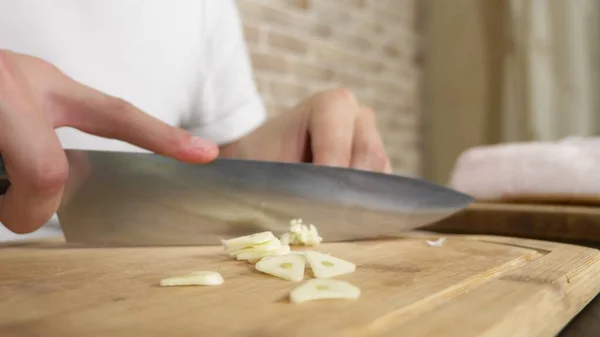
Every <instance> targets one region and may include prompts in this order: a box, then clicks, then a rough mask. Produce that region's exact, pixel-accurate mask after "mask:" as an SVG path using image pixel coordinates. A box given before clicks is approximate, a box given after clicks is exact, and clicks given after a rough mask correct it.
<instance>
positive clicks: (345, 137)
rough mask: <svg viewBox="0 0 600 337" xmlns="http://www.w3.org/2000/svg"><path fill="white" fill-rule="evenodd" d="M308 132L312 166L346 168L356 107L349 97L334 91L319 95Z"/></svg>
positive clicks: (350, 148) (350, 153)
mask: <svg viewBox="0 0 600 337" xmlns="http://www.w3.org/2000/svg"><path fill="white" fill-rule="evenodd" d="M312 109H313V111H311V115H310V121H309V132H310V141H311V150H312V157H313V163H314V164H316V165H325V166H338V167H348V166H349V165H350V158H351V156H352V134H353V132H354V119H355V118H356V115H357V114H358V105H357V104H356V100H354V98H353V97H352V94H351V93H349V92H348V91H347V90H345V89H336V90H332V91H329V92H326V93H324V94H322V96H321V97H319V98H318V99H316V103H315V104H314V105H313V107H312Z"/></svg>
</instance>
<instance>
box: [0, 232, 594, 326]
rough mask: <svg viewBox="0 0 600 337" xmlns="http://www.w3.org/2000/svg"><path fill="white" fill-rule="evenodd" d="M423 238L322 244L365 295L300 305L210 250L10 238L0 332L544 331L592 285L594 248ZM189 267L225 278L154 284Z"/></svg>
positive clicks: (287, 285) (283, 289)
mask: <svg viewBox="0 0 600 337" xmlns="http://www.w3.org/2000/svg"><path fill="white" fill-rule="evenodd" d="M427 235H429V234H418V233H415V234H411V235H407V237H406V238H402V239H397V240H385V241H363V242H354V243H334V244H324V245H321V246H319V247H318V250H319V251H322V252H326V253H331V254H332V255H334V256H337V257H340V258H344V259H347V260H350V261H352V262H354V263H356V265H357V270H356V272H355V273H353V274H350V275H346V276H343V277H339V279H343V280H347V281H349V282H351V283H352V284H354V285H356V286H358V287H360V288H361V290H362V295H361V297H360V298H359V299H358V300H355V301H351V300H324V301H314V302H307V303H303V304H291V303H290V302H289V300H288V298H287V296H288V293H289V291H290V290H292V289H293V288H294V287H296V286H298V285H299V284H301V283H302V282H299V283H295V282H289V281H284V280H281V279H277V278H274V277H271V276H268V275H264V274H261V273H258V272H256V271H255V270H254V269H253V267H252V266H251V265H249V264H248V263H245V262H239V261H233V260H230V259H229V258H228V257H226V256H225V255H224V254H223V252H222V249H221V248H220V247H161V248H116V247H86V246H82V245H78V246H71V245H66V244H64V243H62V242H40V243H13V244H7V245H5V246H3V247H2V248H1V249H0V266H1V267H2V272H1V273H0V336H7V337H9V336H20V337H27V336H61V337H69V336H107V335H109V334H112V335H114V336H149V337H154V336H157V337H158V336H160V337H164V336H261V337H269V336H284V335H285V336H308V335H313V336H400V335H402V336H415V337H418V336H436V337H438V336H448V337H453V336H457V337H458V336H460V337H465V336H527V337H535V336H554V335H556V333H558V332H559V331H560V330H561V329H562V328H563V327H564V326H565V325H566V324H567V323H568V322H569V321H570V320H571V319H572V318H573V317H574V316H575V315H576V314H577V313H578V312H579V311H580V310H581V309H582V308H583V307H584V306H585V305H586V304H587V303H588V302H589V301H590V300H591V299H592V298H593V297H594V296H595V295H596V294H598V292H599V291H600V252H599V251H598V250H596V249H592V248H585V247H579V246H573V245H567V244H561V243H552V242H544V241H535V240H527V239H511V238H505V237H492V236H462V235H449V236H448V239H447V240H446V242H445V244H444V245H443V246H442V247H431V246H429V245H427V243H426V241H425V239H431V237H429V236H427ZM196 270H216V271H219V272H220V273H221V274H222V275H223V277H224V278H225V283H224V284H223V285H220V286H215V287H181V288H161V287H159V286H158V282H159V280H160V279H161V278H163V277H168V276H173V275H178V274H181V273H186V272H191V271H196ZM309 275H310V274H309V273H307V275H306V276H305V279H308V278H309V277H310V276H309Z"/></svg>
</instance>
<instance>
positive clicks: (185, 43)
mask: <svg viewBox="0 0 600 337" xmlns="http://www.w3.org/2000/svg"><path fill="white" fill-rule="evenodd" d="M0 49H7V50H11V51H14V52H19V53H24V54H29V55H34V56H37V57H39V58H41V59H44V60H46V61H48V62H50V63H52V64H54V65H55V66H57V67H58V68H59V69H61V70H62V71H63V72H64V73H66V74H67V75H69V76H70V77H72V78H73V79H75V80H77V81H79V82H82V83H84V84H86V85H88V86H91V87H93V88H95V89H98V90H101V91H103V92H106V93H108V94H111V95H114V96H117V97H120V98H123V99H125V100H127V101H129V102H130V103H132V104H134V105H136V106H137V107H139V108H141V109H142V110H144V111H145V112H147V113H149V114H151V115H153V116H155V117H157V118H159V119H161V120H163V121H165V122H167V123H169V124H171V125H176V126H181V127H183V128H186V129H188V130H190V131H192V132H193V133H195V134H197V135H199V136H203V137H205V138H207V139H210V140H212V141H214V142H216V143H218V144H224V143H228V142H231V141H234V140H236V139H239V138H241V137H243V136H244V135H246V134H248V133H249V132H250V131H252V130H254V129H255V128H257V127H258V126H259V125H260V124H262V123H263V122H264V120H265V118H266V113H265V110H264V106H263V103H262V101H261V99H260V96H259V94H258V92H257V89H256V85H255V82H254V78H253V76H252V70H251V66H250V62H249V57H248V54H247V51H246V45H245V41H244V38H243V31H242V29H241V23H240V18H239V15H238V12H237V8H236V5H235V0H171V1H165V0H101V1H100V0H54V1H46V0H18V1H14V0H0ZM57 133H58V135H59V138H60V140H61V142H62V144H63V146H64V147H65V148H79V149H96V150H118V151H135V152H145V150H142V149H140V148H138V147H135V146H132V145H129V144H126V143H124V142H121V141H116V140H109V139H105V138H100V137H95V136H91V135H88V134H85V133H82V132H79V131H78V130H74V129H70V128H61V129H59V130H57ZM7 235H8V234H7V232H6V230H5V229H3V230H0V240H3V239H7Z"/></svg>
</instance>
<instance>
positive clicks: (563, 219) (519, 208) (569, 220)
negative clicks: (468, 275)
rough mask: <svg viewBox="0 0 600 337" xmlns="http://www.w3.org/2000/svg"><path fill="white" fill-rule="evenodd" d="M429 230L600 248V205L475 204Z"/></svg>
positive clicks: (428, 228)
mask: <svg viewBox="0 0 600 337" xmlns="http://www.w3.org/2000/svg"><path fill="white" fill-rule="evenodd" d="M426 229H427V230H431V231H435V232H444V233H460V234H483V235H504V236H511V237H522V238H531V239H542V240H550V241H562V242H571V243H577V244H582V245H590V246H595V247H600V206H589V205H587V206H584V205H548V204H546V205H540V204H514V203H481V202H479V203H474V204H472V205H471V206H470V207H468V208H467V209H466V210H464V211H462V212H460V213H458V214H456V215H454V216H452V217H450V218H447V219H445V220H442V221H440V222H437V223H435V224H432V225H430V226H427V227H426Z"/></svg>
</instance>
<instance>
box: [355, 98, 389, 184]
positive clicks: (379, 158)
mask: <svg viewBox="0 0 600 337" xmlns="http://www.w3.org/2000/svg"><path fill="white" fill-rule="evenodd" d="M360 110H361V111H360V113H359V115H358V117H357V119H356V125H355V126H354V143H353V147H352V160H351V164H350V167H352V168H354V169H358V170H366V171H375V172H385V171H386V166H389V159H388V157H387V154H386V152H385V147H384V145H383V142H382V140H381V137H380V135H379V132H378V131H377V123H376V120H375V115H374V114H373V112H372V111H371V110H370V109H369V108H364V107H363V108H361V109H360Z"/></svg>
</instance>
